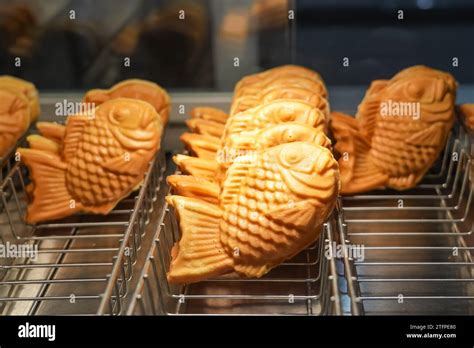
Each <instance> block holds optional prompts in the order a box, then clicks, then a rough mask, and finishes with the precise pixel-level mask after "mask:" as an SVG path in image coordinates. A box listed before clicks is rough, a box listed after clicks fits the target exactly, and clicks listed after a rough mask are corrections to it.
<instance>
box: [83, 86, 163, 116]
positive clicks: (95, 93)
mask: <svg viewBox="0 0 474 348" xmlns="http://www.w3.org/2000/svg"><path fill="white" fill-rule="evenodd" d="M115 98H131V99H139V100H143V101H145V102H147V103H150V104H151V105H152V106H153V107H154V108H155V110H156V112H158V114H159V115H160V117H161V121H162V123H163V124H166V123H167V122H168V118H169V113H170V109H171V101H170V97H169V95H168V93H166V91H165V90H164V89H163V88H161V87H160V86H159V85H158V84H156V83H154V82H151V81H145V80H139V79H130V80H124V81H122V82H119V83H117V84H116V85H114V86H112V87H111V88H110V89H93V90H90V91H89V92H87V93H86V95H85V96H84V100H83V101H84V102H86V103H94V104H95V105H96V106H97V105H100V104H102V103H103V102H105V101H107V100H110V99H115Z"/></svg>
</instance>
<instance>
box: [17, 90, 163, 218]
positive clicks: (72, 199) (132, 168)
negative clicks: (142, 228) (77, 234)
mask: <svg viewBox="0 0 474 348" xmlns="http://www.w3.org/2000/svg"><path fill="white" fill-rule="evenodd" d="M160 135H161V119H160V116H159V115H158V113H157V112H156V110H155V109H154V108H153V106H152V105H151V104H149V103H146V102H144V101H141V100H137V99H128V98H117V99H111V100H109V101H106V102H104V103H103V104H101V105H100V106H98V107H97V108H95V110H94V117H90V115H87V116H86V115H80V114H79V115H74V116H69V117H68V119H67V122H66V127H65V134H64V139H63V144H62V146H61V148H60V151H59V153H57V152H54V151H47V150H44V149H39V148H38V147H36V148H19V149H18V152H19V153H20V155H21V160H22V162H23V163H25V164H26V165H27V166H28V168H29V170H30V174H31V179H32V182H33V189H32V202H31V204H29V205H28V211H27V216H26V221H27V222H28V223H37V222H40V221H46V220H53V219H60V218H64V217H66V216H69V215H72V214H74V213H77V212H87V213H94V214H108V213H109V212H110V211H111V210H112V209H113V208H114V207H115V205H116V204H117V203H118V202H119V201H120V200H121V199H122V198H124V197H126V196H128V195H129V194H130V193H131V192H132V191H134V190H135V189H137V187H138V186H139V185H140V183H141V182H142V180H143V177H144V174H145V172H146V171H147V170H148V167H149V162H150V161H151V160H152V158H153V157H154V155H155V152H156V151H157V150H158V148H159V144H160ZM30 140H31V139H30ZM35 141H36V142H38V140H37V139H35Z"/></svg>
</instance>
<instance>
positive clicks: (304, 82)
mask: <svg viewBox="0 0 474 348" xmlns="http://www.w3.org/2000/svg"><path fill="white" fill-rule="evenodd" d="M269 87H301V88H304V89H308V90H311V91H313V92H315V93H318V94H319V95H321V96H322V97H324V98H327V96H328V95H327V93H328V91H327V89H326V86H325V85H324V82H323V81H322V80H321V79H319V78H318V79H312V78H308V77H305V76H276V77H275V78H273V79H266V80H265V81H264V82H262V83H258V84H256V85H249V86H246V87H242V88H240V89H238V90H236V91H235V93H234V99H235V98H239V97H244V96H248V95H257V94H259V93H260V92H261V91H262V90H263V89H266V88H269Z"/></svg>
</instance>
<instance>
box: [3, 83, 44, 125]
mask: <svg viewBox="0 0 474 348" xmlns="http://www.w3.org/2000/svg"><path fill="white" fill-rule="evenodd" d="M4 87H6V88H11V89H15V90H17V91H19V92H20V93H22V94H23V95H24V96H25V97H26V98H27V99H28V101H29V103H30V112H31V114H30V123H31V122H34V121H36V120H37V119H38V116H39V114H40V102H39V95H38V90H37V89H36V87H35V85H34V84H32V83H31V82H28V81H25V80H22V79H19V78H17V77H13V76H7V75H4V76H0V89H1V88H4Z"/></svg>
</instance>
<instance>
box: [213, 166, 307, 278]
mask: <svg viewBox="0 0 474 348" xmlns="http://www.w3.org/2000/svg"><path fill="white" fill-rule="evenodd" d="M244 180H245V181H244V184H243V185H242V188H241V191H240V193H239V195H236V196H235V197H236V199H235V200H234V202H232V203H231V204H230V206H228V208H227V209H225V211H224V213H223V219H222V220H221V222H220V231H221V243H222V245H223V246H224V248H225V249H226V253H227V254H228V255H233V256H234V261H235V262H236V269H238V267H239V264H240V265H241V266H242V267H244V268H245V269H246V273H247V275H248V272H252V270H250V268H251V267H246V265H252V264H253V265H255V264H259V263H261V262H262V260H265V264H267V263H269V261H270V263H271V261H272V260H276V259H278V260H280V259H281V257H282V255H285V254H286V253H287V252H288V250H290V249H291V248H292V246H293V245H294V241H295V240H297V239H298V238H299V235H300V232H299V231H298V230H296V229H295V228H294V227H290V226H285V225H284V224H281V223H275V222H273V221H271V220H270V219H269V218H268V217H266V216H265V213H266V212H267V211H269V210H272V209H276V208H279V207H282V206H284V205H288V207H289V208H290V206H291V204H292V202H293V201H294V200H295V199H296V197H295V196H294V195H293V194H291V193H290V191H289V190H288V188H287V187H286V185H285V183H284V181H283V180H282V178H281V175H280V173H279V171H278V166H277V164H276V160H275V159H272V158H270V157H266V160H264V159H263V158H262V159H260V160H259V161H258V165H257V166H255V167H253V166H252V167H250V169H249V170H248V174H247V175H246V178H245V179H244ZM272 255H273V256H272ZM265 264H262V265H261V269H258V267H257V269H256V270H254V271H253V272H256V274H254V276H259V275H260V272H262V273H265V270H266V266H265ZM240 271H242V269H241V270H240Z"/></svg>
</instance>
